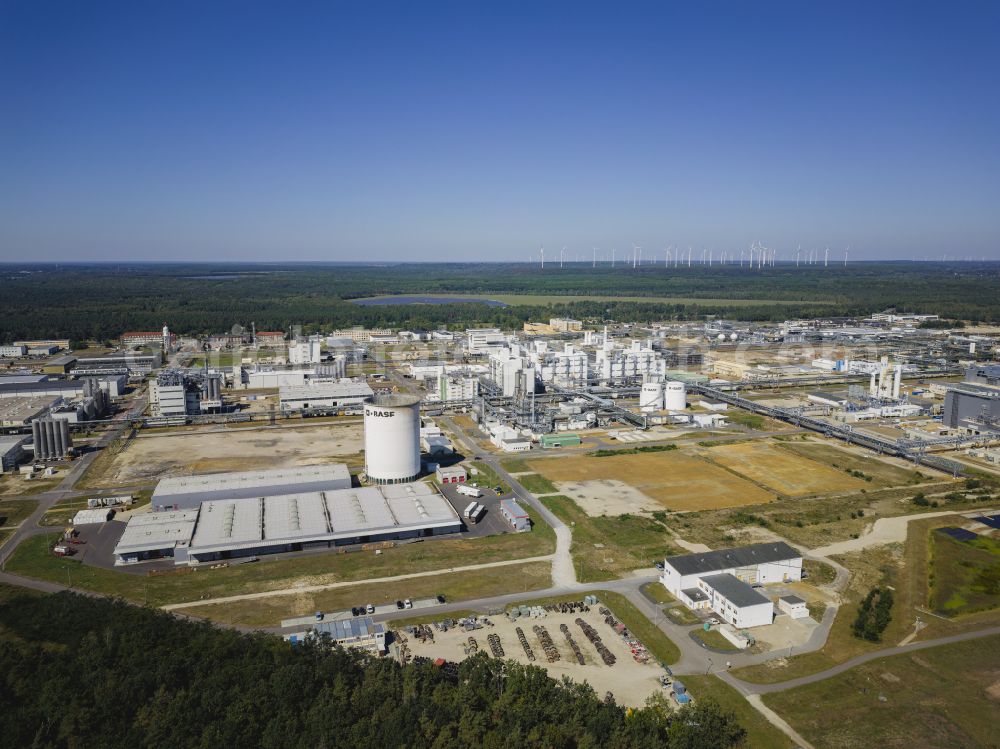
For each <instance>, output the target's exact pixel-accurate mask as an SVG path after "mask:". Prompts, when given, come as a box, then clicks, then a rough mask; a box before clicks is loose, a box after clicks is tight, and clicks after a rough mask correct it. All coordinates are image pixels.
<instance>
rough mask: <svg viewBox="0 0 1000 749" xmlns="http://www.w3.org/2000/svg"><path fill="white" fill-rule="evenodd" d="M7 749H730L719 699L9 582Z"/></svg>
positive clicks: (1, 599)
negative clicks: (646, 697) (641, 701)
mask: <svg viewBox="0 0 1000 749" xmlns="http://www.w3.org/2000/svg"><path fill="white" fill-rule="evenodd" d="M0 710H2V714H3V730H2V731H0V746H2V747H16V748H17V749H23V748H24V747H68V748H70V749H74V748H75V747H88V746H93V747H128V748H129V749H134V748H135V747H163V746H172V747H186V748H188V747H204V748H205V749H209V748H210V749H218V747H234V748H236V747H240V748H244V747H275V748H276V749H277V748H281V749H287V748H289V747H309V748H310V749H315V748H317V747H348V746H349V747H435V748H440V749H446V748H451V747H454V748H455V749H459V748H464V747H496V748H497V749H499V748H501V747H511V748H512V749H514V748H517V749H521V748H523V747H536V746H537V747H553V748H558V747H580V748H581V749H582V748H584V747H593V748H595V749H596V748H597V747H602V748H611V749H614V748H615V747H623V748H624V747H661V748H666V749H671V748H673V749H725V748H726V747H736V746H741V743H740V742H742V741H743V739H744V735H745V732H744V731H743V729H742V728H740V726H739V725H737V724H736V722H735V720H734V718H733V717H732V716H731V715H729V714H727V713H724V712H722V711H721V710H720V709H719V708H718V707H717V706H716V705H715V704H714V703H711V702H707V701H706V702H704V703H701V704H699V705H698V706H696V707H685V708H683V709H681V710H680V711H679V712H677V713H674V714H671V713H669V711H666V710H664V709H663V708H662V707H659V706H651V707H646V708H643V709H640V710H637V711H635V712H634V713H631V714H630V713H629V712H628V711H626V710H625V709H623V708H621V707H619V706H617V705H615V704H613V703H608V702H605V701H604V700H602V699H599V697H598V696H597V695H596V694H594V692H593V690H591V689H590V688H589V687H588V686H586V685H575V684H571V683H569V682H562V683H560V682H557V681H554V680H552V679H550V678H548V677H547V676H546V674H545V672H544V671H543V670H542V669H540V668H537V667H534V666H528V667H526V666H520V665H518V664H516V663H514V662H513V661H497V660H493V659H490V658H488V657H487V656H485V655H479V656H477V657H475V658H471V659H469V660H467V661H465V662H464V663H462V664H461V665H460V666H459V667H458V668H455V669H450V668H439V667H436V666H434V665H432V664H429V663H423V664H411V665H408V666H399V665H398V664H396V663H394V662H392V661H389V660H387V659H375V658H373V657H369V656H364V655H361V654H358V653H355V652H348V651H344V650H340V649H337V648H333V647H330V646H326V645H298V646H292V645H289V644H288V643H286V642H284V641H282V640H281V639H279V638H277V637H275V636H272V635H265V634H240V633H237V632H234V631H230V630H224V629H218V628H216V627H213V626H211V625H209V624H206V623H197V622H190V621H184V620H180V619H177V618H175V617H172V616H170V615H169V614H165V613H163V612H158V611H154V610H150V609H144V608H139V607H136V606H131V605H128V604H125V603H123V602H120V601H117V602H116V601H109V600H106V599H97V598H89V597H83V596H79V595H76V594H71V593H60V594H56V595H51V596H38V595H34V594H32V595H27V594H22V593H20V592H19V591H16V590H14V589H10V588H0Z"/></svg>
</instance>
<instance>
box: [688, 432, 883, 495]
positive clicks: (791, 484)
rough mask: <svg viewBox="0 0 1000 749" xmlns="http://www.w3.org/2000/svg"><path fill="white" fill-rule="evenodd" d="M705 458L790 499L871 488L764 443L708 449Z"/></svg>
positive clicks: (838, 471) (823, 466) (745, 443)
mask: <svg viewBox="0 0 1000 749" xmlns="http://www.w3.org/2000/svg"><path fill="white" fill-rule="evenodd" d="M706 455H708V456H709V457H710V458H711V459H712V460H713V461H715V462H716V463H718V464H719V465H723V466H725V467H726V468H729V469H731V470H733V471H736V472H737V473H739V474H741V475H743V476H746V477H747V478H749V479H751V480H752V481H756V482H757V483H759V484H763V485H764V486H766V487H768V488H769V489H773V490H774V491H776V492H779V493H781V494H785V495H787V496H789V497H803V496H806V495H809V494H824V493H827V492H836V491H850V490H852V489H862V488H864V487H866V486H868V484H867V483H865V481H864V480H863V479H858V478H855V477H854V476H851V475H849V474H847V473H846V472H844V471H842V470H837V469H836V468H833V467H831V466H828V465H824V464H823V463H820V462H818V461H815V460H810V459H809V458H806V457H803V456H801V455H796V454H795V453H792V452H790V451H788V450H782V449H781V448H780V447H778V446H776V445H771V444H768V443H766V442H763V441H756V442H741V443H740V444H736V445H721V446H719V447H713V448H709V449H708V450H707V451H706Z"/></svg>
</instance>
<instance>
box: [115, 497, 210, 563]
mask: <svg viewBox="0 0 1000 749" xmlns="http://www.w3.org/2000/svg"><path fill="white" fill-rule="evenodd" d="M197 522H198V510H180V511H178V512H142V513H138V514H136V515H133V516H132V517H130V518H129V521H128V525H126V526H125V532H124V533H122V537H121V538H120V539H119V541H118V545H117V546H116V547H115V564H133V563H135V562H143V561H146V560H150V559H162V558H163V557H173V558H174V562H175V563H176V564H182V563H184V562H186V561H187V558H188V557H187V553H188V547H189V546H190V544H191V536H193V535H194V527H195V525H196V524H197Z"/></svg>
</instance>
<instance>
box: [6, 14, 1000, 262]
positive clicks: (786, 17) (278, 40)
mask: <svg viewBox="0 0 1000 749" xmlns="http://www.w3.org/2000/svg"><path fill="white" fill-rule="evenodd" d="M696 6H697V7H696ZM998 40H1000V4H998V3H995V2H961V1H959V2H955V3H942V2H939V3H927V4H924V3H918V2H884V3H872V2H865V3H853V2H838V3H810V2H805V3H803V2H787V3H769V2H759V3H750V2H745V1H744V2H738V3H737V2H733V3H725V2H717V3H662V2H661V3H610V2H609V3H601V4H596V3H595V4H589V3H585V2H568V3H544V4H543V3H513V2H505V3H495V4H488V3H485V2H483V3H480V2H475V0H466V2H455V3H413V2H409V3H381V2H364V3H350V4H348V3H335V2H329V3H316V4H311V3H278V2H272V3H254V2H232V3H224V2H210V1H208V0H203V1H201V2H182V1H179V2H174V1H171V2H152V1H148V2H143V1H141V0H130V1H128V2H113V1H112V0H103V1H102V2H76V1H75V0H64V1H63V2H48V1H47V0H24V1H20V0H18V1H17V2H11V1H10V0H0V92H2V93H0V260H2V261H20V260H25V259H29V260H70V259H81V260H120V259H126V260H128V259H136V260H169V259H192V260H198V259H205V260H272V261H282V260H353V259H366V260H406V259H412V260H434V259H444V260H500V259H514V260H517V259H527V258H528V256H529V255H537V248H538V246H539V244H543V243H544V244H545V245H546V247H547V248H549V252H552V253H553V254H554V253H556V252H557V251H558V250H557V248H558V247H559V246H561V245H566V246H567V247H568V248H569V252H570V254H575V253H580V254H581V255H584V256H586V257H588V258H589V257H590V254H591V252H592V249H591V248H593V247H595V246H596V247H600V248H602V252H604V251H605V250H606V249H607V248H610V247H611V246H617V247H618V248H619V257H620V256H621V255H620V253H621V252H623V251H624V248H626V247H628V246H630V245H631V243H632V242H637V243H639V244H640V245H642V246H643V247H646V248H648V249H647V252H651V251H653V249H654V248H655V249H656V250H658V251H660V252H662V248H663V247H665V246H667V245H680V246H684V247H686V246H688V245H692V246H693V247H695V252H696V253H697V252H698V250H699V248H701V247H712V248H715V250H716V251H719V250H721V249H728V250H733V249H734V248H735V249H736V250H737V252H738V248H740V247H745V246H747V245H748V243H749V242H750V241H752V240H760V241H763V242H764V243H766V244H767V245H769V246H771V247H776V248H778V249H779V251H781V252H783V253H784V254H785V256H786V257H787V256H788V254H789V253H794V248H795V247H796V246H797V245H799V244H801V245H802V246H803V247H805V248H808V247H823V246H826V245H829V246H831V247H832V248H834V251H835V252H836V253H837V254H839V253H841V252H842V248H843V247H844V245H847V244H850V245H852V248H853V249H852V257H857V258H858V259H862V258H873V259H874V258H890V257H891V258H910V257H914V256H915V257H924V256H927V257H931V258H940V257H941V256H942V255H943V254H944V253H947V254H948V255H949V256H950V257H964V256H974V257H976V258H978V257H981V256H986V257H992V258H996V259H1000V138H998V134H1000V96H998V91H1000V85H998V84H1000V41H998ZM661 256H662V255H661Z"/></svg>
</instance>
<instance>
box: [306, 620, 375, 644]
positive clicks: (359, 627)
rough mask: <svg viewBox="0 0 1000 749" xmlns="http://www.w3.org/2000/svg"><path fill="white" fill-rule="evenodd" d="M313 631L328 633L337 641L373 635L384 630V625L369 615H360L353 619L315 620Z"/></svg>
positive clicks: (321, 633) (318, 633) (319, 633)
mask: <svg viewBox="0 0 1000 749" xmlns="http://www.w3.org/2000/svg"><path fill="white" fill-rule="evenodd" d="M313 632H315V633H316V634H317V635H323V634H328V635H330V637H331V638H333V639H334V640H337V641H341V640H355V639H360V638H362V637H374V636H375V635H376V634H383V633H384V632H385V625H383V624H382V623H378V624H376V623H375V622H374V621H373V620H372V618H371V617H370V616H361V617H357V618H354V619H338V620H336V621H331V622H317V623H316V624H314V625H313Z"/></svg>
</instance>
